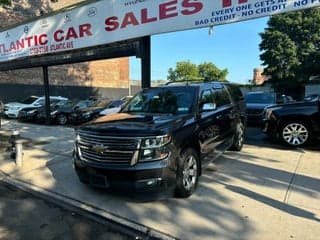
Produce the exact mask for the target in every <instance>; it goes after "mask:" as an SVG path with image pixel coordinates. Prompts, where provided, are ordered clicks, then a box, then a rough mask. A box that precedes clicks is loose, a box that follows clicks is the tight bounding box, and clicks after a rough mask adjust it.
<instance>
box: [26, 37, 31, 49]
mask: <svg viewBox="0 0 320 240" xmlns="http://www.w3.org/2000/svg"><path fill="white" fill-rule="evenodd" d="M32 38H33V37H32V36H31V37H26V38H25V40H26V41H27V45H28V47H31V40H32Z"/></svg>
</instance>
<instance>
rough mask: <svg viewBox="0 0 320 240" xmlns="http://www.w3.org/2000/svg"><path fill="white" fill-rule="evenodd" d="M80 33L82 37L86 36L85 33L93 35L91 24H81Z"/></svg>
mask: <svg viewBox="0 0 320 240" xmlns="http://www.w3.org/2000/svg"><path fill="white" fill-rule="evenodd" d="M79 35H80V37H84V36H85V35H87V36H92V32H91V24H90V23H86V24H82V25H80V26H79Z"/></svg>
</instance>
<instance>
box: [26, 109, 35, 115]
mask: <svg viewBox="0 0 320 240" xmlns="http://www.w3.org/2000/svg"><path fill="white" fill-rule="evenodd" d="M36 112H37V110H36V109H33V110H31V111H28V112H27V114H34V113H36Z"/></svg>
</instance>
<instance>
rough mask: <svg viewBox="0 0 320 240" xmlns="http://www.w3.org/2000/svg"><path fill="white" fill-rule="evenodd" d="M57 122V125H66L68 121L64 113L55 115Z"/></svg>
mask: <svg viewBox="0 0 320 240" xmlns="http://www.w3.org/2000/svg"><path fill="white" fill-rule="evenodd" d="M57 122H58V124H59V125H66V124H67V122H68V117H67V116H66V115H65V114H59V115H58V116H57Z"/></svg>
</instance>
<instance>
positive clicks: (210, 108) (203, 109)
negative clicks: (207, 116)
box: [201, 103, 217, 112]
mask: <svg viewBox="0 0 320 240" xmlns="http://www.w3.org/2000/svg"><path fill="white" fill-rule="evenodd" d="M216 108H217V105H216V104H215V103H204V104H202V106H201V112H208V111H214V110H216Z"/></svg>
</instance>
